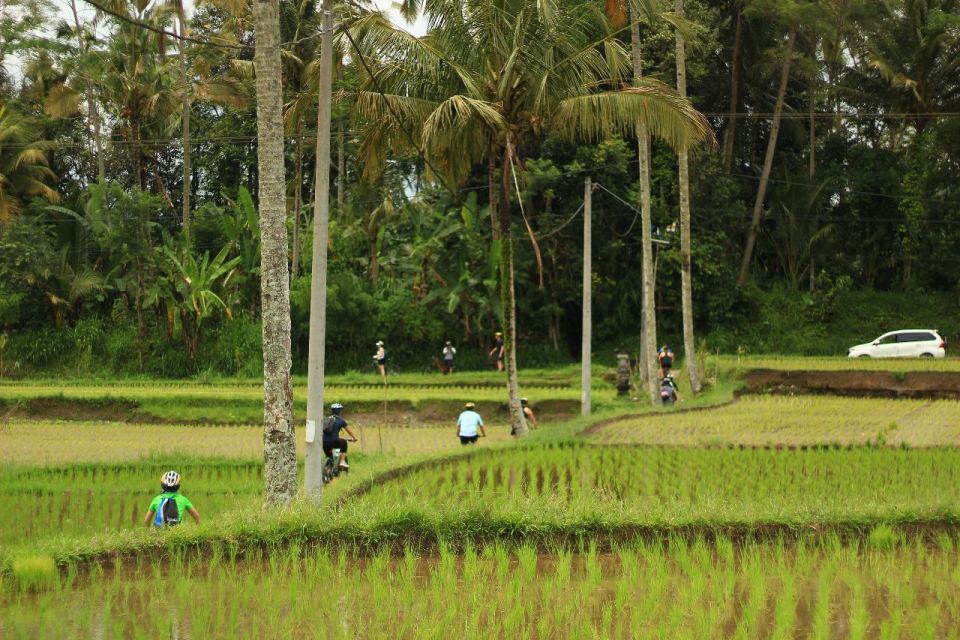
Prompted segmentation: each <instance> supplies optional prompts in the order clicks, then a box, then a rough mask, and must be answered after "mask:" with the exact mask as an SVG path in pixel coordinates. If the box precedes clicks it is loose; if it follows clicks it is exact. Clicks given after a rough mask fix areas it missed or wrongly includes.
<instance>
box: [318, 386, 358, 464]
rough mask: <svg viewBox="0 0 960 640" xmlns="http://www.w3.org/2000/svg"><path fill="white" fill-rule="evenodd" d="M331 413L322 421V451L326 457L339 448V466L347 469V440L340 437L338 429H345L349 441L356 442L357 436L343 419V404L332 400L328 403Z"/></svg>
mask: <svg viewBox="0 0 960 640" xmlns="http://www.w3.org/2000/svg"><path fill="white" fill-rule="evenodd" d="M330 411H331V415H329V416H328V417H327V419H326V420H324V422H323V453H324V454H326V456H327V457H328V458H330V457H332V456H333V450H334V449H340V468H341V469H349V468H350V465H349V464H348V463H347V441H346V439H345V438H341V437H340V431H341V430H342V431H346V432H347V433H348V434H349V435H350V442H356V441H357V436H355V435H353V431H350V427H348V426H347V421H346V420H344V419H343V415H342V414H343V405H342V404H340V403H339V402H334V403H333V404H332V405H330Z"/></svg>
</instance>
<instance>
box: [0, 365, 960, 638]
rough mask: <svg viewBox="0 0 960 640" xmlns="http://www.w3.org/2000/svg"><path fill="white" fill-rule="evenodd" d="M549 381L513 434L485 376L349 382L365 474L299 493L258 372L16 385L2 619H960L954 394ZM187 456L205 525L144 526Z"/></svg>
mask: <svg viewBox="0 0 960 640" xmlns="http://www.w3.org/2000/svg"><path fill="white" fill-rule="evenodd" d="M795 360H796V359H795ZM804 360H809V359H804ZM840 360H841V359H830V360H829V362H830V363H833V362H838V361H840ZM844 362H845V361H844ZM810 364H811V365H815V364H816V363H812V362H811V363H810ZM923 364H924V365H927V364H930V363H929V361H925V362H924V363H923ZM855 365H856V366H873V365H872V363H867V364H864V363H862V362H861V361H857V362H856V363H855ZM933 365H934V366H936V367H941V368H944V367H946V368H944V369H943V370H945V371H952V370H953V369H950V368H948V366H947V365H942V364H941V363H933ZM732 366H733V365H731V364H730V362H729V361H728V362H727V363H725V364H723V365H722V367H732ZM757 366H760V365H757ZM830 366H832V364H824V365H823V367H824V369H825V370H826V369H828V368H829V367H830ZM838 366H839V362H838ZM898 366H899V365H898ZM949 366H953V365H952V364H950V365H949ZM722 367H721V368H722ZM812 368H815V367H812ZM886 370H894V371H912V370H914V369H909V368H904V369H896V368H893V369H890V368H888V369H886ZM957 370H960V369H957ZM537 373H538V375H539V376H540V378H539V379H540V380H542V383H541V384H540V386H536V385H534V384H531V385H529V386H528V387H526V388H525V389H524V393H525V395H528V396H529V397H531V400H532V401H533V403H534V406H535V407H536V408H537V409H538V412H539V415H540V417H541V421H542V423H543V424H542V425H541V428H540V429H539V430H538V431H536V432H534V433H533V434H532V435H531V436H530V437H529V438H528V439H526V440H525V441H523V442H518V443H514V442H512V439H511V437H510V436H509V427H508V425H507V423H506V416H505V414H504V412H503V406H504V405H505V401H506V399H505V397H504V396H505V394H504V392H503V390H502V389H501V388H500V387H499V386H498V385H497V384H495V383H496V382H497V380H496V379H493V378H490V376H487V374H477V375H476V376H475V377H474V379H468V378H466V377H464V378H461V379H460V380H459V381H457V380H452V379H445V378H443V377H441V376H426V375H410V376H407V378H406V379H404V380H402V381H401V380H397V381H396V384H391V385H388V387H387V388H386V389H385V388H384V387H382V386H377V385H376V384H368V383H367V382H365V379H361V378H351V377H350V376H347V377H344V378H343V379H340V380H338V381H337V383H336V384H332V385H331V386H329V387H328V389H327V396H328V398H334V397H335V398H336V399H338V400H340V401H342V402H344V403H345V404H347V406H348V416H347V418H348V420H350V423H351V428H353V429H354V431H355V433H357V435H358V436H360V439H361V440H360V442H359V443H357V444H355V445H351V454H352V455H351V467H352V469H351V472H350V474H349V475H348V476H342V477H341V478H338V479H337V480H335V481H334V483H333V484H332V485H330V486H329V487H328V488H327V490H326V491H325V496H326V497H325V499H324V501H323V503H322V504H320V505H319V506H317V505H313V504H311V503H309V502H306V501H301V502H298V503H297V504H296V505H294V506H293V507H292V508H291V509H289V510H287V511H281V512H269V511H260V509H259V506H260V504H261V502H262V485H263V469H262V463H261V461H260V457H261V452H262V438H263V432H262V428H261V427H259V426H257V425H256V422H257V421H258V420H259V414H260V411H261V409H260V405H259V402H260V400H259V394H260V393H261V392H262V391H261V387H260V385H259V384H258V383H256V382H254V381H251V382H245V381H242V382H237V383H219V382H218V383H215V384H186V385H184V384H177V383H170V384H166V383H163V384H158V385H154V386H151V385H150V384H147V383H142V382H132V383H121V384H113V385H110V384H101V383H93V384H79V383H71V384H64V385H57V384H46V383H16V384H0V402H2V403H3V407H5V408H0V511H2V512H5V513H8V514H15V515H14V516H13V517H9V518H4V519H2V520H0V638H4V639H5V638H38V637H96V638H141V637H142V638H260V637H264V630H265V629H269V630H270V635H271V636H272V637H281V638H316V637H324V638H449V637H462V638H481V637H482V638H489V637H523V638H731V637H732V638H958V637H960V447H958V446H957V445H958V441H960V420H958V418H960V402H958V401H957V400H948V399H910V400H898V399H883V398H855V397H842V398H841V397H831V396H824V395H818V396H804V395H798V396H782V395H781V396H768V395H746V396H743V397H741V398H739V399H738V400H736V401H735V402H732V403H728V404H722V406H714V407H712V408H710V407H705V406H704V405H705V404H707V403H719V402H721V401H723V400H725V399H727V398H728V397H729V395H728V391H729V388H730V387H725V388H724V389H725V390H726V391H724V390H720V391H723V392H721V393H718V392H717V391H716V390H715V391H713V392H711V393H712V394H713V395H709V394H708V395H707V396H704V397H702V398H700V399H698V400H696V401H694V400H691V399H690V396H689V395H687V394H685V395H686V400H687V401H686V402H685V403H683V404H682V405H680V407H674V408H672V409H662V408H658V409H656V410H650V409H649V408H645V407H644V406H643V405H642V403H639V402H636V401H631V400H629V399H618V398H617V397H616V396H615V395H614V391H613V390H612V387H609V386H606V384H607V383H604V382H600V383H598V384H597V385H595V390H594V397H595V398H596V399H597V401H596V402H595V404H596V405H597V406H598V407H599V408H600V411H601V412H602V415H601V416H600V417H599V418H602V419H599V418H595V419H593V420H590V419H580V418H575V417H574V414H575V413H576V410H577V404H576V403H577V401H578V400H579V389H577V388H576V381H575V379H574V377H573V376H572V375H571V374H570V372H569V371H564V372H560V373H553V374H551V372H537ZM368 377H369V376H368ZM488 378H490V379H488ZM529 381H530V382H533V381H532V380H529ZM401 382H402V383H401ZM296 391H297V394H298V397H302V391H303V389H301V388H300V387H299V386H298V387H297V390H296ZM725 394H726V395H725ZM466 400H472V401H474V402H477V403H478V404H479V406H480V411H481V413H482V414H483V415H484V417H485V418H487V422H488V435H489V437H488V438H487V439H486V440H481V442H480V444H479V445H477V446H475V447H471V448H466V449H465V448H463V447H461V445H460V444H459V441H458V439H457V438H456V435H455V430H454V424H455V418H456V415H457V412H458V411H459V408H460V406H462V403H463V402H464V401H466ZM24 407H29V408H30V411H34V410H35V411H37V413H38V415H31V414H30V412H27V413H26V414H24V412H23V411H22V409H23V408H24ZM686 407H697V410H695V411H683V410H679V409H680V408H686ZM65 412H68V413H69V412H73V413H71V414H70V415H64V413H65ZM297 415H298V416H302V410H301V408H299V405H298V414H297ZM251 416H253V417H252V418H251ZM301 453H302V452H301ZM168 468H176V469H177V470H179V471H180V473H181V474H182V475H183V478H184V483H183V487H184V489H183V491H184V493H185V494H186V495H187V496H188V497H189V498H190V499H191V500H192V501H193V502H194V504H195V505H196V506H197V508H198V509H199V510H200V512H201V514H202V516H203V523H202V524H200V525H195V524H193V523H192V522H188V523H187V524H184V525H182V526H180V527H177V528H176V529H174V530H172V531H169V532H157V531H148V530H147V528H146V527H145V526H144V525H143V524H142V519H143V516H144V511H145V509H146V506H147V504H148V503H149V500H150V498H151V497H152V496H153V495H155V494H156V493H157V491H158V489H159V487H157V486H156V485H157V482H158V479H159V476H160V474H161V473H162V472H163V471H164V470H166V469H168Z"/></svg>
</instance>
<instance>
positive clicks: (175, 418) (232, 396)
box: [0, 378, 622, 424]
mask: <svg viewBox="0 0 960 640" xmlns="http://www.w3.org/2000/svg"><path fill="white" fill-rule="evenodd" d="M446 380H449V378H446ZM458 382H459V381H458ZM521 391H522V393H523V394H524V395H525V396H527V397H529V398H530V401H531V403H532V404H533V405H534V406H540V407H543V408H545V409H548V410H554V411H558V412H566V413H568V414H569V413H573V412H575V411H576V410H577V408H578V405H579V401H580V390H579V388H573V387H552V386H536V385H535V384H529V385H525V386H523V387H522V388H521ZM593 397H594V403H595V404H596V405H597V406H598V407H603V406H615V405H618V404H622V402H621V401H619V400H618V399H617V398H616V390H615V389H614V388H613V386H612V385H603V386H599V387H598V388H595V389H594V391H593ZM325 399H326V401H327V403H328V404H329V403H330V402H334V401H338V402H342V403H343V404H345V405H347V407H348V409H349V411H351V412H376V411H381V410H383V409H384V407H386V409H387V410H388V411H390V412H397V411H399V412H412V413H430V414H437V415H443V414H446V415H453V416H454V417H455V416H456V414H457V413H458V412H459V410H460V409H461V408H462V406H463V403H464V402H466V401H473V402H476V403H477V404H478V405H479V406H480V407H481V408H482V409H484V410H485V411H487V412H488V413H492V412H495V411H503V410H505V406H506V403H507V393H506V387H505V386H492V385H473V386H471V385H462V384H456V385H451V384H448V385H446V386H440V385H437V384H433V385H417V384H406V385H401V384H399V383H395V384H389V385H387V386H386V387H384V386H383V385H379V386H378V385H372V384H371V385H362V384H353V385H346V384H344V385H336V384H330V385H328V386H327V387H326V391H325ZM4 407H6V409H7V410H10V409H13V408H17V409H18V411H19V412H20V413H27V414H30V413H33V414H36V415H39V416H41V417H70V416H71V415H78V414H79V415H84V416H89V417H109V418H111V419H128V418H129V419H134V420H146V421H150V420H161V421H172V422H180V423H183V422H200V423H229V424H254V423H258V422H261V421H262V420H263V387H262V385H260V384H256V385H255V384H246V383H226V384H215V385H214V384H198V383H178V384H165V383H158V384H155V385H154V384H120V383H114V384H103V385H100V384H93V385H91V384H68V385H62V384H56V383H38V382H29V383H26V382H21V383H3V384H0V410H3V408H4ZM294 411H295V412H296V413H297V414H299V415H303V414H304V413H305V411H306V386H305V385H296V386H295V387H294Z"/></svg>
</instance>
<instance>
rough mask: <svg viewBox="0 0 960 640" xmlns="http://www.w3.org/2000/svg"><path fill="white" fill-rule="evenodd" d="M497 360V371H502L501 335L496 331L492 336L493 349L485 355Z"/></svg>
mask: <svg viewBox="0 0 960 640" xmlns="http://www.w3.org/2000/svg"><path fill="white" fill-rule="evenodd" d="M487 355H489V356H490V357H491V358H492V357H494V356H496V358H497V371H503V334H502V333H500V332H499V331H497V332H496V333H495V334H493V349H490V353H489V354H487Z"/></svg>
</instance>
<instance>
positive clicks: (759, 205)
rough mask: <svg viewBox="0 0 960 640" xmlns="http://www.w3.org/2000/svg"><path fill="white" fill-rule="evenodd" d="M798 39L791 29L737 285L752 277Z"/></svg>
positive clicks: (745, 282)
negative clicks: (764, 204) (751, 265)
mask: <svg viewBox="0 0 960 640" xmlns="http://www.w3.org/2000/svg"><path fill="white" fill-rule="evenodd" d="M796 40H797V32H796V31H795V30H793V29H791V30H790V35H789V36H788V38H787V48H786V50H785V51H784V54H783V66H782V67H781V68H780V87H779V88H778V89H777V102H776V104H775V105H774V108H773V122H772V124H771V125H770V138H769V139H768V140H767V152H766V155H765V156H764V159H763V169H762V170H761V171H760V184H759V185H758V186H757V196H756V199H754V201H753V216H752V217H751V219H750V229H749V231H747V243H746V246H745V247H744V249H743V260H742V261H741V262H740V276H739V277H738V278H737V285H739V286H741V287H742V286H743V285H745V284H747V279H748V278H749V277H750V263H751V262H752V261H753V248H754V246H755V245H756V243H757V234H758V233H759V231H760V220H761V218H762V217H763V200H764V197H765V196H766V194H767V185H768V184H769V182H770V171H771V170H772V169H773V156H774V154H775V153H776V151H777V136H778V135H779V133H780V121H781V119H782V115H783V103H784V100H785V99H786V95H787V82H788V81H789V80H790V63H791V62H792V60H793V46H794V43H795V42H796Z"/></svg>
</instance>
